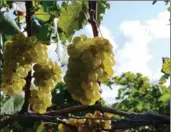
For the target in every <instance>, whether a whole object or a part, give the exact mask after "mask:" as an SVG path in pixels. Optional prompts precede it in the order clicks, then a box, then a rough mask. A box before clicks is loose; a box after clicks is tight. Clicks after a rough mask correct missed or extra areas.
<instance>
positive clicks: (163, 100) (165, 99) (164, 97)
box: [159, 93, 170, 103]
mask: <svg viewBox="0 0 171 132" xmlns="http://www.w3.org/2000/svg"><path fill="white" fill-rule="evenodd" d="M159 100H160V101H162V102H164V103H165V102H167V101H169V100H170V93H164V94H163V95H162V96H161V97H160V99H159Z"/></svg>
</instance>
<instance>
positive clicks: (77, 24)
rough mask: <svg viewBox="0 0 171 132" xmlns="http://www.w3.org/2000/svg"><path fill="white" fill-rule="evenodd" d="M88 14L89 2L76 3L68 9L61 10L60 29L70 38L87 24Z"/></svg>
mask: <svg viewBox="0 0 171 132" xmlns="http://www.w3.org/2000/svg"><path fill="white" fill-rule="evenodd" d="M87 14H88V4H87V2H81V1H74V2H72V4H71V5H68V7H66V8H63V7H62V8H61V12H60V17H59V22H58V27H59V28H60V29H62V31H63V32H64V33H65V35H66V36H67V37H70V36H72V35H73V34H74V33H75V31H76V30H79V29H81V28H83V26H84V25H85V24H86V23H87Z"/></svg>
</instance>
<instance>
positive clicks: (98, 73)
mask: <svg viewBox="0 0 171 132" xmlns="http://www.w3.org/2000/svg"><path fill="white" fill-rule="evenodd" d="M94 72H95V73H97V75H98V76H99V77H101V76H102V75H103V69H102V68H101V67H98V68H96V69H95V71H94Z"/></svg>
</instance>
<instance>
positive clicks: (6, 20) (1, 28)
mask: <svg viewBox="0 0 171 132" xmlns="http://www.w3.org/2000/svg"><path fill="white" fill-rule="evenodd" d="M18 32H20V28H19V27H18V25H17V23H16V21H15V20H14V19H11V18H10V17H9V16H8V15H7V14H5V13H3V12H1V13H0V33H2V34H3V35H7V36H9V35H14V34H16V33H18Z"/></svg>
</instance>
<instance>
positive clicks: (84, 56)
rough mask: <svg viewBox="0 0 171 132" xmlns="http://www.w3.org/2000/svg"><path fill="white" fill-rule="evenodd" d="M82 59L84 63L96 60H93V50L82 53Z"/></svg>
mask: <svg viewBox="0 0 171 132" xmlns="http://www.w3.org/2000/svg"><path fill="white" fill-rule="evenodd" d="M81 60H82V61H83V62H84V63H89V64H90V63H92V62H93V61H94V60H93V55H92V53H91V52H89V51H84V52H83V53H82V56H81Z"/></svg>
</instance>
